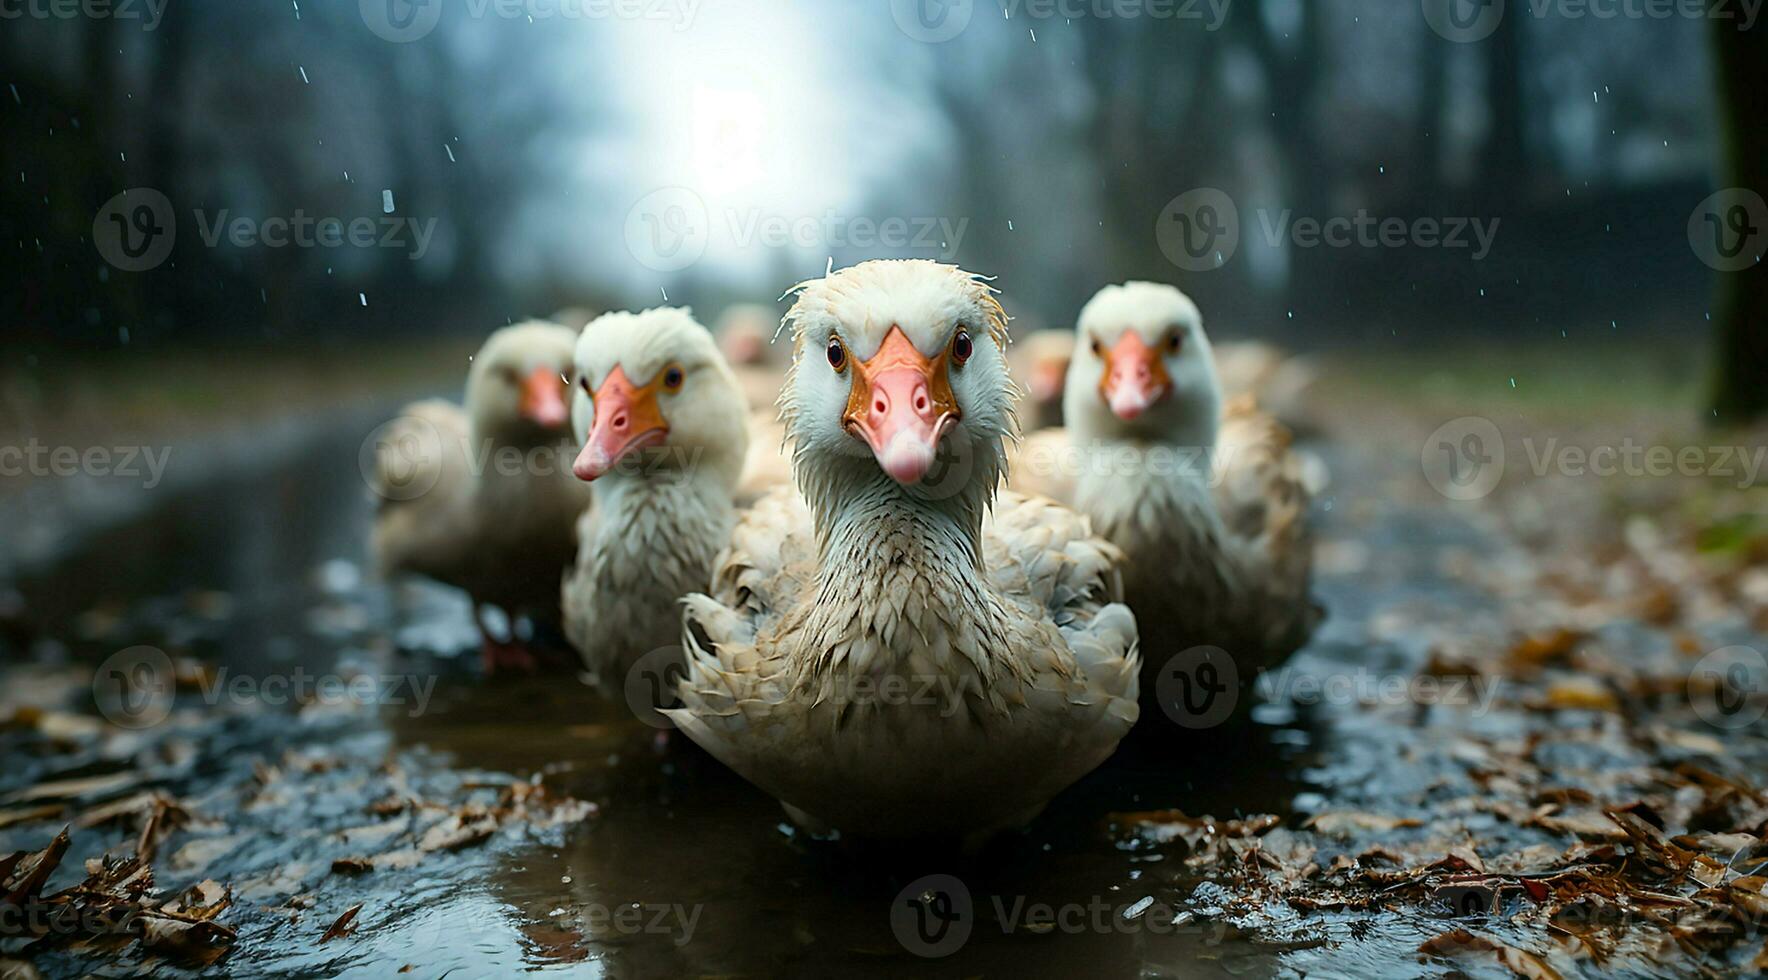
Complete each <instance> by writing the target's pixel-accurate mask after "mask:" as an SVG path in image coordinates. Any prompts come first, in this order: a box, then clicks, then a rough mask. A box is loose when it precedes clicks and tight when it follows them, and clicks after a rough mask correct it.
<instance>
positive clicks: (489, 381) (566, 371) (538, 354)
mask: <svg viewBox="0 0 1768 980" xmlns="http://www.w3.org/2000/svg"><path fill="white" fill-rule="evenodd" d="M576 338H577V335H576V332H575V331H573V330H571V329H570V328H569V327H561V326H559V325H558V324H556V323H546V322H542V321H538V320H537V321H530V322H528V323H518V324H516V325H515V326H510V327H504V328H503V329H502V330H499V331H497V332H496V333H494V334H492V335H491V337H490V338H489V339H487V340H486V341H485V345H484V346H483V347H481V348H479V352H478V353H477V354H474V355H473V365H472V367H471V369H469V370H468V371H467V389H466V411H467V417H468V419H469V421H470V424H471V426H472V430H473V437H474V442H475V443H477V442H478V441H479V440H491V441H493V442H496V443H498V444H501V445H518V446H530V447H532V446H542V445H549V444H552V445H556V444H558V443H560V442H563V441H565V440H567V439H568V438H569V437H570V422H571V412H570V409H569V407H568V405H567V403H566V398H567V396H568V395H569V392H570V389H569V387H568V385H569V382H568V381H567V380H566V378H567V377H568V376H569V375H570V373H571V351H572V347H573V346H574V344H575V343H576Z"/></svg>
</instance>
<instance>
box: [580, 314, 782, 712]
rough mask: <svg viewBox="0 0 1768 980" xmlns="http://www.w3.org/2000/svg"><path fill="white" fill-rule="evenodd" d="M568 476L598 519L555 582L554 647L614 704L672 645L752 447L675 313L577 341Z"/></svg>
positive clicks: (739, 406)
mask: <svg viewBox="0 0 1768 980" xmlns="http://www.w3.org/2000/svg"><path fill="white" fill-rule="evenodd" d="M576 372H577V377H578V381H579V389H580V390H579V391H578V392H577V393H576V394H575V395H574V396H573V397H574V403H573V416H574V417H575V419H576V428H577V430H578V431H580V432H587V433H588V437H587V440H586V442H585V443H584V446H583V450H582V452H581V453H580V454H579V455H578V457H577V462H576V464H575V466H574V470H575V472H576V474H577V476H578V477H579V478H581V479H583V480H586V481H591V484H592V487H593V490H594V493H595V507H594V508H592V509H591V510H590V511H589V512H588V513H586V514H584V515H583V518H582V521H581V523H580V524H579V526H578V537H579V539H580V540H581V541H582V542H583V547H582V548H581V549H579V551H578V555H577V563H576V567H575V569H573V570H572V571H571V573H570V574H569V575H568V576H567V577H566V579H565V583H564V594H563V602H564V609H565V635H566V636H567V637H568V638H569V639H570V640H571V642H572V644H573V645H575V646H576V647H577V650H578V652H579V653H580V654H582V656H583V660H584V663H585V665H586V666H587V667H588V669H589V672H590V674H591V676H592V679H593V680H595V681H597V682H598V684H599V686H601V687H602V688H603V689H604V690H612V691H613V692H618V691H620V690H621V689H622V686H623V684H624V682H625V679H626V672H627V671H629V670H630V669H631V668H632V666H633V665H634V663H635V662H636V661H637V660H638V659H639V658H640V657H643V656H644V655H645V654H647V653H649V652H651V651H653V650H658V649H662V648H665V647H672V646H675V645H677V644H679V643H680V642H681V597H682V596H683V595H685V594H687V593H689V592H693V591H696V590H699V589H703V588H705V587H706V583H707V581H708V580H709V579H710V577H711V568H712V559H713V557H714V556H715V555H717V554H718V552H719V550H720V549H721V548H723V547H724V546H725V544H726V543H727V542H728V541H729V540H730V531H731V525H732V524H733V523H734V522H735V519H736V512H735V510H734V508H733V507H732V505H731V493H732V491H733V489H734V488H735V487H736V484H737V478H738V475H739V474H740V473H741V472H742V470H743V462H744V455H745V451H746V449H747V447H748V444H749V436H748V432H747V429H746V426H745V418H746V416H747V411H746V406H745V405H744V402H743V394H742V391H741V389H740V388H739V387H738V385H737V382H736V379H735V378H734V377H732V375H731V370H730V367H729V366H728V365H727V364H726V363H725V360H724V358H723V356H721V355H720V354H719V351H718V347H717V345H716V344H714V342H713V339H712V335H711V334H710V333H708V332H707V331H706V328H704V327H702V326H701V325H700V324H699V323H697V322H696V321H695V320H694V318H693V315H692V314H691V313H690V312H689V311H687V310H685V309H674V308H659V309H653V310H645V311H644V312H642V313H624V312H620V313H609V314H606V315H604V316H601V317H599V318H597V319H596V320H594V321H593V322H591V323H590V324H589V325H588V326H587V327H585V328H584V330H583V334H582V336H581V337H580V338H579V339H578V341H577V356H576Z"/></svg>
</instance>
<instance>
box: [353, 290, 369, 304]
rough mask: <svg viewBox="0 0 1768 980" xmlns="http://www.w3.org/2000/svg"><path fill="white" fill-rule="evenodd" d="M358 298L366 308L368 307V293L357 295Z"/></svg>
mask: <svg viewBox="0 0 1768 980" xmlns="http://www.w3.org/2000/svg"><path fill="white" fill-rule="evenodd" d="M356 298H357V299H359V300H361V301H362V305H363V306H364V307H366V306H368V294H367V293H357V294H356Z"/></svg>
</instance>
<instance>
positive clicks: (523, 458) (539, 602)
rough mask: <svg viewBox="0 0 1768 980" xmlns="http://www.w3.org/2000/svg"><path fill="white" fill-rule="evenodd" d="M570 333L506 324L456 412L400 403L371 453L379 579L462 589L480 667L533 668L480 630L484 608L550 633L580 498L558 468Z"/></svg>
mask: <svg viewBox="0 0 1768 980" xmlns="http://www.w3.org/2000/svg"><path fill="white" fill-rule="evenodd" d="M575 342H576V333H575V332H574V331H572V330H570V329H569V328H567V327H561V326H559V325H557V324H553V323H544V322H539V321H535V322H529V323H522V324H517V325H515V326H511V327H505V328H503V329H501V330H499V331H497V332H496V333H494V334H492V335H491V337H490V338H489V339H488V340H486V341H485V345H484V346H483V347H481V348H480V349H479V352H478V353H477V354H475V355H474V356H473V362H472V367H471V368H470V369H469V370H468V372H467V385H466V399H465V401H466V404H465V408H464V409H463V408H462V407H460V406H457V405H452V404H450V403H448V402H445V401H441V400H430V401H422V402H415V403H413V404H411V405H407V406H406V407H405V408H404V410H403V411H402V412H401V413H400V416H399V418H397V419H394V420H393V421H392V422H390V423H388V425H387V427H386V428H385V429H384V431H383V438H382V439H381V440H380V441H379V444H378V446H377V453H376V458H375V474H374V489H375V491H376V493H377V495H378V497H379V502H380V503H379V508H380V509H379V511H378V513H377V514H376V515H375V523H374V539H373V545H372V547H373V551H374V555H375V560H376V563H377V565H378V566H379V568H380V570H381V572H382V573H383V574H392V573H395V572H406V573H414V574H418V575H424V576H428V577H430V578H433V579H436V580H438V581H440V582H445V583H447V584H449V585H453V586H456V587H457V588H460V589H464V590H465V591H466V592H467V593H468V595H469V596H471V598H472V600H473V613H474V619H475V621H476V622H477V623H478V625H479V631H480V635H481V638H482V640H483V642H484V646H483V655H484V658H485V665H486V668H487V669H488V670H495V669H496V668H497V667H499V666H524V667H526V666H532V665H533V658H532V657H531V655H530V654H529V653H528V652H527V651H526V650H525V649H524V648H523V647H522V646H521V645H519V644H517V643H516V642H514V637H513V636H512V637H510V638H508V639H499V638H497V637H495V636H494V635H493V634H492V632H491V630H490V629H488V628H487V626H486V624H485V620H484V617H483V614H482V613H483V608H482V607H484V606H495V607H498V608H499V609H502V610H503V611H504V612H505V613H507V614H508V615H509V617H510V622H511V624H512V625H513V624H514V622H515V618H516V617H517V616H520V615H527V616H529V617H531V618H533V619H536V620H539V621H542V622H545V623H548V624H551V625H553V626H556V625H557V624H558V622H559V575H560V573H561V572H563V571H564V570H565V569H566V568H569V567H570V565H571V558H572V555H573V554H574V553H575V551H576V547H577V546H576V539H575V538H574V537H573V535H572V527H573V525H574V523H575V522H576V520H577V516H578V515H579V514H581V513H582V512H583V508H585V507H587V506H588V505H589V492H588V490H587V489H586V488H585V487H583V485H582V484H580V483H579V482H578V481H577V480H576V479H574V478H573V477H572V476H571V473H570V471H569V470H568V469H567V468H566V467H565V466H564V465H563V461H564V459H565V458H566V457H565V452H566V448H567V447H568V446H569V444H570V438H571V437H570V431H569V428H568V426H569V422H570V412H569V410H568V409H567V407H566V404H565V397H566V393H567V391H568V389H567V387H566V385H567V381H566V377H567V375H569V374H570V371H571V350H572V347H573V345H574V344H575Z"/></svg>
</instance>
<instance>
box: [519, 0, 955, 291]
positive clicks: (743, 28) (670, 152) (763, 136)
mask: <svg viewBox="0 0 1768 980" xmlns="http://www.w3.org/2000/svg"><path fill="white" fill-rule="evenodd" d="M795 8H796V5H793V4H781V3H777V2H748V0H705V2H704V3H703V4H702V6H701V7H700V8H699V10H698V12H697V13H696V15H695V17H694V19H693V22H692V25H691V26H690V27H688V28H687V29H685V30H677V29H676V28H675V26H674V25H667V24H648V23H642V22H622V23H619V24H618V25H613V26H616V27H617V28H618V29H617V30H613V31H610V30H609V29H608V28H609V27H610V25H608V24H603V23H599V22H598V23H596V24H595V25H593V26H594V27H595V28H596V29H595V30H593V31H591V30H587V29H584V30H582V31H581V32H578V31H573V32H572V33H571V34H570V35H569V36H561V35H553V36H552V40H553V42H554V43H555V44H557V45H558V46H557V47H555V48H553V49H552V53H555V54H556V55H558V56H559V59H560V65H561V68H560V69H558V70H559V71H564V72H568V73H569V74H570V75H571V76H572V77H570V78H569V79H560V83H561V84H566V85H567V86H568V91H571V92H574V93H577V98H578V100H579V101H578V106H577V107H576V108H575V109H574V111H573V117H574V119H573V122H572V123H567V124H563V126H561V128H565V127H568V126H571V125H575V126H577V127H578V132H577V133H576V134H571V133H570V132H569V129H566V132H565V134H564V135H563V138H562V139H560V140H558V141H557V145H556V147H555V148H553V149H552V150H551V152H550V153H549V156H548V157H547V158H546V159H543V160H542V161H541V162H540V167H541V170H542V172H543V173H549V174H550V175H551V176H550V177H546V178H543V179H545V180H548V181H549V184H550V186H548V187H546V188H545V192H544V193H543V194H540V195H536V196H535V197H534V198H533V199H532V200H531V201H530V202H525V207H524V211H525V213H524V215H523V219H522V220H521V221H519V222H516V223H515V224H516V228H517V229H518V231H517V233H516V234H512V235H511V236H510V237H509V238H508V239H507V247H506V249H505V250H504V251H503V252H502V254H500V255H499V256H498V259H499V262H500V264H501V265H502V266H503V267H504V268H505V269H507V270H508V271H509V274H510V275H511V277H512V278H515V279H521V278H524V277H526V278H541V279H542V280H543V281H555V282H556V281H560V280H564V281H570V280H573V279H578V280H581V281H585V282H596V283H600V284H607V283H608V282H609V281H610V280H624V285H626V286H627V287H630V288H631V289H632V290H633V291H634V292H635V293H639V294H643V295H651V296H655V295H657V289H658V287H659V286H660V285H663V284H666V283H667V282H669V281H673V280H675V279H678V278H712V279H718V280H723V281H726V282H730V283H740V284H742V285H743V286H744V288H755V289H758V290H762V291H766V290H773V291H774V293H775V294H777V291H778V290H777V289H776V288H775V287H776V286H782V285H783V283H784V282H788V281H790V276H792V275H796V274H803V275H809V274H811V273H814V272H817V271H820V270H821V269H822V267H823V263H824V260H825V258H826V256H828V255H829V254H830V251H831V249H830V247H829V246H828V244H827V243H824V242H821V241H818V242H813V243H810V244H803V243H800V242H797V241H794V242H793V243H791V244H789V245H787V246H784V247H770V246H769V245H767V244H764V243H763V242H762V241H760V240H758V238H757V229H758V228H759V227H761V226H762V224H764V223H766V222H769V221H780V220H783V221H785V222H791V223H799V224H801V225H802V224H808V225H810V226H812V227H816V228H821V227H822V226H823V225H822V219H823V218H824V216H825V215H834V216H837V217H838V218H848V219H851V218H856V217H873V218H882V217H885V216H886V215H882V214H872V213H870V212H868V211H867V208H876V207H878V206H879V205H877V204H876V203H875V202H876V201H877V200H878V199H879V197H880V195H881V194H885V193H888V192H890V191H893V190H894V191H896V192H897V193H898V194H900V193H901V188H903V187H904V186H905V185H907V186H908V187H910V188H912V189H913V192H914V193H915V194H916V195H919V194H920V193H921V192H922V191H925V193H926V195H927V197H928V203H926V204H925V205H924V206H920V207H922V208H923V210H917V211H913V212H911V213H913V214H922V213H925V214H939V213H941V211H940V210H939V207H940V204H939V203H938V194H937V191H938V188H939V187H940V183H941V180H942V179H943V178H944V177H945V176H946V175H945V172H944V171H943V170H942V169H941V167H942V161H944V160H947V159H949V158H950V154H949V153H944V152H942V148H943V147H945V146H947V144H948V141H949V139H950V137H951V131H950V128H949V125H948V123H947V121H946V119H945V117H944V116H943V115H942V114H941V113H940V112H939V111H938V108H937V107H938V101H937V99H935V98H934V97H933V96H932V94H931V92H930V91H929V87H930V85H931V84H932V83H931V79H932V78H933V77H934V76H933V73H932V72H931V71H930V70H923V69H927V68H928V67H929V65H928V61H929V59H930V55H929V53H928V52H927V50H926V46H925V45H922V44H919V43H917V42H913V41H911V40H910V39H908V38H906V37H904V36H903V35H902V33H901V32H900V31H898V30H896V28H895V26H894V22H893V20H892V18H891V16H890V12H889V9H888V6H887V5H882V4H880V5H877V6H876V7H870V6H869V5H852V6H849V5H830V6H829V7H828V8H827V9H826V10H819V11H818V14H817V16H814V17H811V16H805V11H804V10H803V9H801V8H796V9H795ZM566 26H567V28H569V26H570V25H566ZM530 57H532V55H530ZM663 188H686V189H688V190H690V191H692V192H693V194H694V195H697V197H698V199H699V200H700V201H702V202H703V203H704V205H705V213H706V215H707V218H708V220H709V223H710V227H709V229H707V235H706V239H705V240H706V249H705V253H704V255H703V256H702V257H700V258H699V259H698V260H697V261H696V262H695V263H694V264H693V265H692V266H691V268H686V269H682V270H680V271H679V272H676V273H673V274H671V275H668V276H660V275H659V273H658V272H657V271H656V270H654V269H651V268H646V267H645V266H644V265H642V264H641V263H639V262H638V261H636V260H634V259H633V258H632V256H631V255H630V254H629V251H628V247H627V244H626V242H625V240H624V238H623V235H622V229H623V228H624V227H625V225H626V223H627V219H628V215H629V211H630V209H632V208H633V207H634V205H635V204H637V203H638V202H639V201H640V200H641V199H643V198H645V197H646V196H647V195H650V194H652V193H653V192H656V191H658V190H659V189H663ZM677 196H679V195H677ZM672 199H673V198H672ZM894 206H895V207H898V208H899V209H900V208H902V207H903V205H902V204H900V203H898V204H896V205H894Z"/></svg>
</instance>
